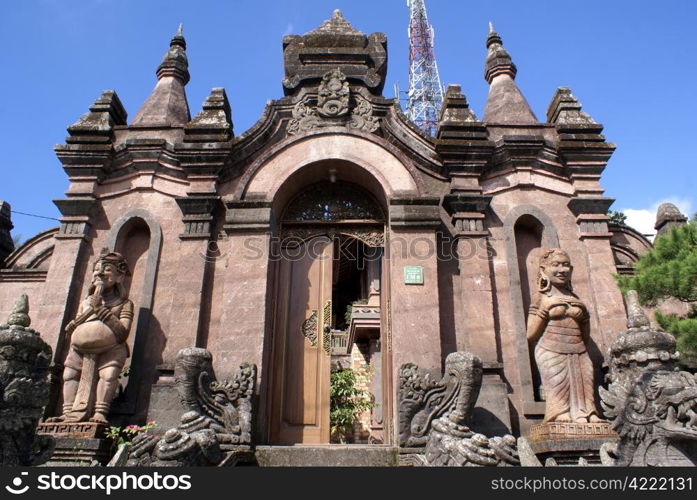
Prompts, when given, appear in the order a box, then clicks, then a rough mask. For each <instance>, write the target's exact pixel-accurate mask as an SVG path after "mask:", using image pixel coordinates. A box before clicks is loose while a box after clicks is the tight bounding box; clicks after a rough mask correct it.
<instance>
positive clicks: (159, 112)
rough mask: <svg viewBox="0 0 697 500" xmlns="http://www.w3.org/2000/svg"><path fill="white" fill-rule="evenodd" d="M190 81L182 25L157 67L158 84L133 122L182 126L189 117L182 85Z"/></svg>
mask: <svg viewBox="0 0 697 500" xmlns="http://www.w3.org/2000/svg"><path fill="white" fill-rule="evenodd" d="M188 82H189V60H188V59H187V57H186V40H185V39H184V35H183V33H182V27H181V25H180V26H179V30H178V31H177V33H176V34H175V35H174V36H173V37H172V40H171V41H170V43H169V50H168V51H167V53H166V54H165V56H164V57H163V59H162V63H161V64H160V65H159V66H158V67H157V84H156V85H155V88H154V89H153V91H152V93H151V94H150V96H149V97H148V98H147V99H146V101H145V102H144V103H143V106H141V108H140V110H138V113H136V116H135V118H134V119H133V124H132V125H134V126H136V127H138V126H144V127H181V126H184V125H185V124H186V123H188V122H189V121H190V120H191V114H190V113H189V103H188V102H187V100H186V92H185V91H184V86H185V85H186V84H187V83H188Z"/></svg>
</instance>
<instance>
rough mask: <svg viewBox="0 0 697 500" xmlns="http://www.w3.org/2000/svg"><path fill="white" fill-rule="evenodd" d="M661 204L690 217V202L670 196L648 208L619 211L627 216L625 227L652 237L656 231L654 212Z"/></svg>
mask: <svg viewBox="0 0 697 500" xmlns="http://www.w3.org/2000/svg"><path fill="white" fill-rule="evenodd" d="M661 203H672V204H673V205H675V206H676V207H678V209H679V210H680V211H681V212H682V213H683V214H685V215H686V216H688V217H690V216H691V215H692V200H688V199H687V198H679V197H677V196H671V197H668V198H664V199H662V200H660V201H657V202H656V203H654V204H653V205H651V206H650V207H649V208H624V209H622V210H621V211H622V212H623V213H624V215H626V216H627V225H628V226H631V227H633V228H634V229H636V230H637V231H639V232H640V233H642V234H646V235H648V234H650V235H654V234H655V233H656V230H655V229H654V228H653V226H654V224H656V210H658V206H659V205H660V204H661Z"/></svg>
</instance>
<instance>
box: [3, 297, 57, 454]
mask: <svg viewBox="0 0 697 500" xmlns="http://www.w3.org/2000/svg"><path fill="white" fill-rule="evenodd" d="M28 313H29V301H28V298H27V296H26V295H21V296H20V297H19V299H18V300H17V302H16V303H15V306H14V309H13V311H12V313H11V314H10V316H9V318H8V320H7V324H4V325H0V465H3V466H12V465H14V466H16V465H25V466H26V465H40V464H42V463H44V462H46V461H47V460H48V459H49V458H50V457H51V454H52V453H53V449H54V447H55V440H54V438H53V437H52V436H48V435H43V434H40V435H37V434H36V427H37V425H38V423H39V419H40V418H41V415H42V414H43V412H44V407H45V406H46V404H47V403H48V398H49V381H48V368H49V363H50V361H51V355H52V353H51V347H50V346H49V345H48V344H47V343H46V342H44V341H43V340H42V339H41V337H39V334H38V333H37V332H36V331H35V330H33V329H32V328H29V325H30V324H31V319H30V318H29V314H28Z"/></svg>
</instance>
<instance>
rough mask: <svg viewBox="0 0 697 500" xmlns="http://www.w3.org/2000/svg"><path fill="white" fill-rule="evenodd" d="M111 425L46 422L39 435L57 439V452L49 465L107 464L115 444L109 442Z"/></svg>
mask: <svg viewBox="0 0 697 500" xmlns="http://www.w3.org/2000/svg"><path fill="white" fill-rule="evenodd" d="M106 429H107V426H106V425H105V424H98V423H95V422H43V423H41V424H39V427H38V429H37V433H38V434H50V435H51V436H53V437H54V438H55V439H56V449H55V451H54V452H53V455H52V456H51V459H50V460H49V461H48V462H47V464H46V465H53V466H60V465H65V466H77V465H90V464H92V463H93V462H94V461H95V460H96V461H97V462H99V463H100V464H105V463H106V462H107V461H108V460H109V458H110V456H111V441H110V440H109V439H105V438H104V435H105V432H106Z"/></svg>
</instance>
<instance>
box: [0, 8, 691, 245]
mask: <svg viewBox="0 0 697 500" xmlns="http://www.w3.org/2000/svg"><path fill="white" fill-rule="evenodd" d="M426 1H427V8H428V15H429V19H430V20H431V23H432V24H433V26H434V29H435V33H436V36H435V41H436V56H437V59H438V66H439V70H440V75H441V81H442V83H443V85H444V86H445V85H447V84H448V83H460V84H461V85H462V89H463V91H464V92H465V94H466V95H467V98H468V99H469V101H470V105H471V106H472V108H473V109H474V110H475V112H476V113H477V115H478V116H480V117H481V114H482V110H483V108H484V103H485V100H486V93H487V88H488V87H487V84H486V82H485V81H484V78H483V65H484V57H485V47H484V42H485V38H486V33H487V29H488V28H487V26H488V22H489V21H493V23H494V26H495V27H496V30H497V31H498V32H499V33H500V34H501V36H502V38H503V41H504V45H505V46H506V48H507V49H508V51H509V52H510V54H511V56H512V57H513V60H514V62H515V63H516V65H517V66H518V77H517V82H518V85H519V86H520V88H521V90H522V91H523V93H524V95H525V96H526V97H527V99H528V101H529V102H530V104H531V106H532V108H533V110H534V111H535V113H536V115H537V117H538V118H540V119H544V116H545V112H546V109H547V105H548V104H549V101H550V100H551V98H552V95H553V94H554V91H555V89H556V88H557V87H558V86H568V87H571V89H572V91H573V93H574V94H575V95H576V96H577V97H578V98H579V100H580V101H581V102H582V104H583V106H584V108H583V109H584V111H586V112H588V113H589V114H590V115H591V116H593V117H594V118H595V119H596V120H597V121H598V122H601V123H603V124H604V125H605V135H606V137H607V139H608V140H609V141H611V142H614V143H616V144H617V146H618V148H617V151H616V152H615V155H614V156H613V158H612V159H611V160H610V163H609V165H608V167H607V169H606V170H605V173H604V176H603V181H602V184H603V186H604V187H605V189H606V195H607V196H611V197H613V198H616V199H617V201H616V202H615V204H614V205H613V209H616V210H624V211H626V212H627V213H628V214H629V215H630V216H631V219H630V222H632V223H633V224H634V225H635V226H637V227H638V228H639V229H641V230H643V231H651V226H652V225H653V224H652V222H653V217H654V213H655V207H656V205H657V204H658V203H660V202H661V201H664V200H672V201H674V202H676V203H677V204H678V206H679V207H680V208H681V209H682V210H683V211H684V212H688V213H690V214H691V213H693V212H694V211H695V210H697V203H695V194H694V193H695V192H696V188H697V175H696V174H695V167H696V166H697V165H695V163H696V162H695V159H694V154H693V153H692V151H691V149H690V147H689V146H690V145H691V144H693V143H694V141H695V131H696V128H695V126H694V120H695V117H696V116H697V104H696V98H695V95H694V89H695V80H696V78H695V77H696V76H697V75H696V72H697V70H696V69H695V66H696V64H697V57H696V49H697V46H696V45H697V44H696V43H695V39H696V36H697V35H695V29H694V24H695V22H696V21H697V2H693V1H687V0H686V1H671V0H667V1H663V2H644V1H638V0H634V1H619V0H615V1H607V0H605V1H596V0H586V1H584V2H560V1H556V2H552V1H533V0H527V1H520V0H512V1H507V0H497V1H492V2H489V1H483V0H478V1H465V0H460V1H445V0H426ZM335 8H339V9H341V10H342V12H343V13H344V16H345V17H346V18H347V19H348V20H349V21H350V22H351V23H352V24H353V25H354V26H355V27H356V28H358V29H360V30H362V31H364V32H366V33H370V32H374V31H382V32H384V33H385V34H386V35H387V37H388V50H389V67H388V78H387V85H386V86H385V91H384V94H385V95H386V96H387V97H393V96H394V90H393V89H394V84H395V82H399V86H400V88H401V89H402V90H406V89H407V82H408V75H407V72H408V39H407V23H408V16H409V11H408V8H407V6H406V0H380V1H376V0H373V1H364V0H331V1H327V0H302V1H301V0H285V1H276V0H255V1H246V0H245V1H206V0H198V1H197V2H185V1H176V0H168V1H164V0H150V1H138V0H80V1H77V0H74V1H68V0H63V1H61V0H27V1H22V2H12V3H9V2H8V3H6V4H4V5H3V7H2V13H1V14H0V47H2V53H3V56H4V57H3V58H2V59H1V60H0V64H1V65H2V75H3V78H2V79H0V123H2V128H1V129H0V132H1V133H0V169H2V176H1V177H0V178H1V179H2V181H1V182H0V199H4V200H6V201H9V202H10V203H11V205H12V208H13V210H16V211H20V212H27V213H32V214H38V215H43V216H47V217H56V218H57V217H59V216H60V214H59V213H58V210H57V209H56V207H55V206H54V205H53V203H52V202H51V200H52V199H54V198H61V197H63V193H64V191H65V190H66V189H67V185H68V183H67V177H66V175H65V173H64V172H63V170H62V168H61V165H60V163H59V162H58V160H57V158H56V157H55V155H54V153H53V149H52V147H53V145H54V144H57V143H61V142H63V141H64V139H65V135H66V131H65V128H66V127H67V126H68V125H70V124H71V123H73V122H74V121H75V120H76V119H77V118H78V117H79V116H80V115H81V114H83V113H84V112H86V111H87V108H88V107H89V105H90V104H91V103H92V102H93V101H94V100H95V99H96V98H97V97H98V96H99V94H100V93H101V91H102V90H105V89H114V90H116V92H117V93H118V95H119V97H120V98H121V100H122V102H123V103H124V106H125V107H126V110H127V111H128V114H129V118H133V117H134V116H135V114H136V112H137V111H138V108H139V107H140V105H141V104H142V103H143V101H144V100H145V99H146V97H147V96H148V94H149V93H150V91H151V90H152V88H153V86H154V84H155V69H156V68H157V65H158V64H159V62H160V60H161V58H162V56H163V54H164V53H165V51H166V49H167V47H168V42H169V39H170V38H171V36H172V35H173V34H174V32H175V31H176V29H177V26H178V25H179V23H183V24H184V34H185V36H186V40H187V44H188V49H187V53H188V56H189V70H190V72H191V81H190V83H189V84H188V86H187V88H186V91H187V95H188V98H189V106H190V108H191V112H192V115H195V114H196V113H197V112H198V111H199V110H200V108H201V104H202V102H203V100H204V99H205V97H206V96H207V95H208V93H209V92H210V89H211V88H212V87H216V86H224V87H225V88H226V91H227V94H228V97H229V98H230V101H231V105H232V113H233V121H234V127H235V133H236V134H240V133H242V132H243V131H245V130H246V129H248V128H249V127H250V126H251V125H252V124H253V123H254V122H256V120H257V119H258V117H259V116H260V114H261V111H262V109H263V107H264V103H265V102H266V100H268V99H274V98H279V97H281V96H282V94H283V91H282V87H281V79H282V77H283V60H282V51H281V39H282V37H283V35H285V34H290V33H297V34H302V33H305V32H307V31H309V30H311V29H313V28H315V27H316V26H318V25H319V24H320V23H321V22H322V21H323V20H324V19H327V18H328V17H330V15H331V13H332V10H333V9H335ZM13 221H14V224H15V230H14V234H21V235H22V237H23V238H24V239H26V238H28V237H30V236H32V235H33V234H35V233H36V232H38V231H41V230H43V229H47V228H49V227H52V226H55V225H57V222H56V221H53V220H47V219H39V218H34V217H28V216H24V215H19V214H13Z"/></svg>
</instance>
